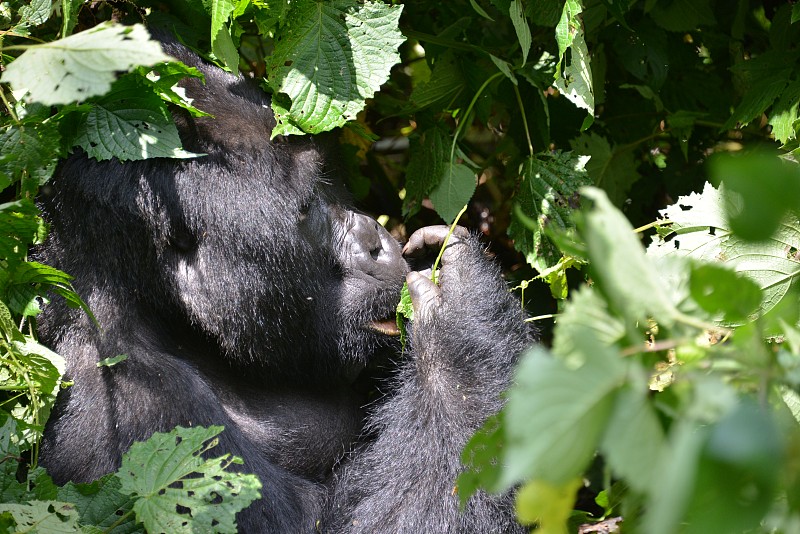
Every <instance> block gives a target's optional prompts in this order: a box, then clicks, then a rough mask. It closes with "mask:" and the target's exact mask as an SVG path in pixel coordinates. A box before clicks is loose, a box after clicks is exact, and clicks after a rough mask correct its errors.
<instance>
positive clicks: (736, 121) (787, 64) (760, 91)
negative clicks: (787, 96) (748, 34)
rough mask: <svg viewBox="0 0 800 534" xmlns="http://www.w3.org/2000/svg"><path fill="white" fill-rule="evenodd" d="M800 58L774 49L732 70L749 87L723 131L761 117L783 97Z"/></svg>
mask: <svg viewBox="0 0 800 534" xmlns="http://www.w3.org/2000/svg"><path fill="white" fill-rule="evenodd" d="M798 57H800V55H799V54H798V53H796V52H791V51H787V50H770V51H768V52H765V53H764V54H762V55H760V56H758V57H754V58H753V59H750V60H748V61H745V62H743V63H739V64H738V65H736V66H734V67H732V68H731V70H732V71H733V72H734V74H736V75H738V77H739V78H740V79H741V82H740V83H741V84H743V85H744V86H745V87H746V90H745V92H744V95H742V100H741V102H739V105H737V106H736V109H735V110H734V111H733V114H732V115H731V116H730V118H729V119H728V120H727V121H726V122H725V124H724V125H723V126H722V127H723V129H730V128H735V127H737V125H745V124H747V123H749V122H750V121H752V120H753V119H755V118H757V117H760V116H761V114H762V113H764V112H765V111H766V110H767V108H768V107H769V106H770V105H772V103H773V102H775V100H776V99H777V98H778V97H779V96H780V95H781V93H782V92H783V90H784V88H785V87H786V85H787V84H788V82H789V78H790V76H791V75H792V72H793V71H794V64H795V63H796V61H797V60H798Z"/></svg>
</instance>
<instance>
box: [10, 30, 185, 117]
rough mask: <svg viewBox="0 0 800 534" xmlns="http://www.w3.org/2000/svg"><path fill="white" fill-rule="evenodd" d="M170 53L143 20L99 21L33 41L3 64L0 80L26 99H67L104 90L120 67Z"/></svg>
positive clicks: (163, 58)
mask: <svg viewBox="0 0 800 534" xmlns="http://www.w3.org/2000/svg"><path fill="white" fill-rule="evenodd" d="M169 59H170V58H169V56H167V55H166V54H164V52H162V51H161V46H160V45H159V44H158V43H157V42H156V41H151V40H150V35H149V34H148V33H147V30H145V28H144V26H142V25H140V24H135V25H133V26H121V25H118V24H111V23H102V24H98V25H97V26H95V27H94V28H91V29H89V30H86V31H83V32H81V33H77V34H75V35H71V36H69V37H65V38H64V39H59V40H58V41H53V42H50V43H43V44H39V45H32V46H31V47H29V48H28V50H26V51H25V52H23V53H22V55H20V56H19V57H18V58H17V59H16V60H14V61H12V62H11V63H10V64H8V65H7V66H6V70H5V72H3V75H2V77H0V81H2V82H3V83H8V84H10V85H11V87H12V88H13V90H14V92H15V94H17V95H19V96H22V95H23V94H25V95H26V96H25V98H26V99H27V100H31V101H35V102H41V103H42V104H45V105H55V104H69V103H71V102H77V101H80V100H86V99H87V98H89V97H92V96H97V95H102V94H104V93H106V92H107V91H108V90H109V89H110V88H111V83H112V82H113V81H114V79H115V78H116V75H117V73H119V72H128V71H130V70H131V69H133V67H135V66H137V65H154V64H156V63H160V62H163V61H168V60H169Z"/></svg>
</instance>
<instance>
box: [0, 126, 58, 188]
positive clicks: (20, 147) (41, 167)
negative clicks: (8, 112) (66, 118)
mask: <svg viewBox="0 0 800 534" xmlns="http://www.w3.org/2000/svg"><path fill="white" fill-rule="evenodd" d="M0 154H3V156H4V157H2V158H0V190H2V189H5V188H6V187H8V186H9V185H11V184H12V183H14V182H16V181H18V180H22V182H23V188H24V189H25V190H27V191H35V188H36V187H38V186H41V185H44V184H45V183H46V182H47V181H48V180H49V179H50V178H51V177H52V176H53V172H54V171H55V169H56V164H57V163H58V160H59V157H61V156H63V151H62V149H61V135H60V134H59V132H58V127H57V126H56V125H55V124H54V123H37V124H20V125H11V126H9V127H8V128H7V129H6V130H5V131H4V132H3V133H2V134H0Z"/></svg>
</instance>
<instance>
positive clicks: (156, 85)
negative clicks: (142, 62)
mask: <svg viewBox="0 0 800 534" xmlns="http://www.w3.org/2000/svg"><path fill="white" fill-rule="evenodd" d="M138 70H139V75H140V77H139V81H141V83H143V84H145V85H147V86H149V87H151V88H152V90H153V92H155V93H157V94H158V95H159V96H160V97H161V99H162V100H164V101H166V102H169V103H171V104H175V105H176V106H178V107H181V108H183V109H185V110H186V111H188V112H189V113H191V115H192V116H193V117H210V116H211V114H209V113H206V112H204V111H202V110H200V109H197V108H196V107H194V106H193V105H192V100H193V99H191V98H189V97H188V96H187V95H186V90H185V89H184V88H182V87H180V86H178V85H177V84H178V82H179V81H180V80H182V79H183V78H186V77H187V76H189V77H192V78H199V79H200V80H201V81H203V82H204V83H205V77H204V76H203V73H202V72H200V71H199V70H198V69H196V68H194V67H189V66H186V65H184V64H183V63H176V62H171V63H162V64H160V65H156V66H155V68H153V69H150V68H144V67H141V68H139V69H138Z"/></svg>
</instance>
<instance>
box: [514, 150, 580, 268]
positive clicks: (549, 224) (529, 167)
mask: <svg viewBox="0 0 800 534" xmlns="http://www.w3.org/2000/svg"><path fill="white" fill-rule="evenodd" d="M585 160H586V158H583V159H582V158H578V157H576V156H575V155H574V154H572V153H570V152H558V153H555V154H551V153H545V154H539V155H537V156H535V157H530V158H527V159H526V160H525V161H523V162H522V164H521V165H520V167H519V173H520V179H521V182H520V188H519V193H518V194H517V197H516V201H517V202H518V205H519V208H520V210H521V214H522V215H523V216H524V217H525V218H527V219H523V218H522V217H520V216H519V214H518V215H517V216H515V217H514V218H513V219H512V220H511V223H510V224H509V226H508V235H509V237H511V238H512V239H513V240H514V248H516V249H517V250H519V251H520V252H522V253H523V254H525V259H526V260H527V262H528V263H529V264H530V265H531V266H533V267H534V268H535V269H536V270H537V271H539V272H540V273H542V272H544V271H545V270H546V269H548V268H550V267H552V266H554V265H556V264H557V263H558V261H559V259H560V257H561V253H560V252H559V251H558V249H556V247H555V246H554V245H553V244H552V242H551V241H550V239H549V238H547V236H546V235H545V234H546V232H547V231H548V230H549V229H557V230H563V229H565V228H571V227H573V226H574V225H573V224H572V221H571V219H570V214H571V213H572V211H573V210H575V209H577V208H578V207H580V195H579V194H578V191H579V190H580V188H581V187H583V186H585V185H589V184H590V183H591V179H590V178H589V176H588V175H587V173H586V171H585V170H584V169H583V165H584V164H585ZM528 221H530V224H528Z"/></svg>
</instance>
